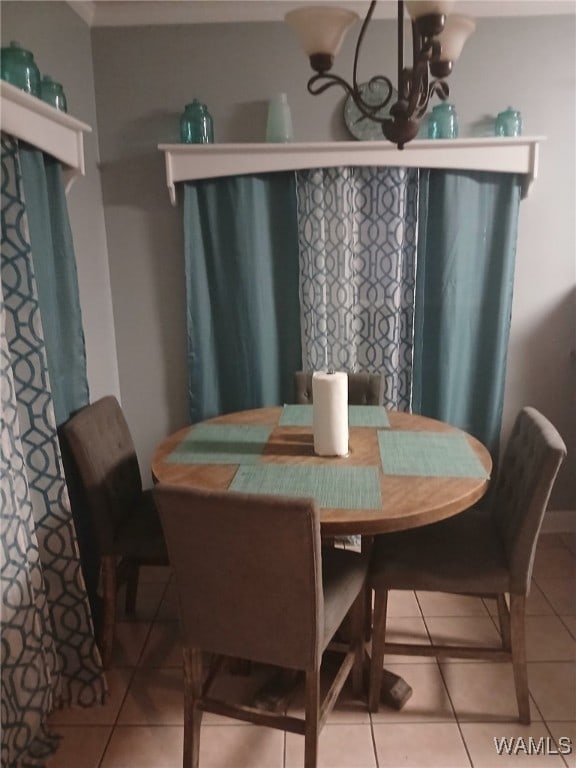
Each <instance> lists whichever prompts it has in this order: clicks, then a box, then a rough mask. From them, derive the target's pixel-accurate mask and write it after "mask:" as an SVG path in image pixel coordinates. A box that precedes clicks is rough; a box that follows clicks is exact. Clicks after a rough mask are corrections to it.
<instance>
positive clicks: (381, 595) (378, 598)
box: [368, 589, 388, 712]
mask: <svg viewBox="0 0 576 768" xmlns="http://www.w3.org/2000/svg"><path fill="white" fill-rule="evenodd" d="M374 594H375V597H374V623H373V626H372V658H371V660H370V682H369V686H368V709H369V711H370V712H378V707H379V705H380V690H381V687H382V667H383V665H384V645H385V642H386V612H387V607H388V590H387V589H377V590H375V593H374Z"/></svg>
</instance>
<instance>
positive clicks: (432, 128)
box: [426, 110, 438, 139]
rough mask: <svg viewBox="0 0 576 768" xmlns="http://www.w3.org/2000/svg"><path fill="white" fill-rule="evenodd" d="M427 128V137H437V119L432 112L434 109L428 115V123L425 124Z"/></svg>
mask: <svg viewBox="0 0 576 768" xmlns="http://www.w3.org/2000/svg"><path fill="white" fill-rule="evenodd" d="M426 129H427V134H426V135H427V136H428V138H429V139H437V138H438V120H437V119H436V115H435V114H434V110H432V112H431V113H430V114H429V115H428V123H427V126H426Z"/></svg>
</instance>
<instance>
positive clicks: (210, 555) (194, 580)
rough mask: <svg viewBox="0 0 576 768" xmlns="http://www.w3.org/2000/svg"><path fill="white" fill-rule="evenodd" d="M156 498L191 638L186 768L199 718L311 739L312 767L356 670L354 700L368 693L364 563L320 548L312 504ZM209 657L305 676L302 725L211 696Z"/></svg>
mask: <svg viewBox="0 0 576 768" xmlns="http://www.w3.org/2000/svg"><path fill="white" fill-rule="evenodd" d="M155 495H156V501H157V503H158V508H159V511H160V517H161V519H162V525H163V528H164V534H165V536H166V543H167V546H168V553H169V556H170V563H171V565H172V569H173V572H174V578H175V582H176V590H177V594H178V602H179V616H180V623H181V629H182V636H183V659H184V690H185V693H184V760H183V765H184V766H186V767H187V768H191V767H192V768H197V766H198V764H199V762H198V761H199V739H200V722H201V718H202V713H203V712H215V713H218V714H220V715H225V716H227V717H232V718H237V719H240V720H245V721H250V722H254V723H257V724H259V725H265V726H269V727H272V728H279V729H281V730H286V731H290V732H293V733H299V734H304V755H305V768H314V766H316V758H317V750H318V735H319V731H320V729H321V727H322V725H323V723H324V721H325V719H326V716H327V715H328V713H329V711H330V709H331V708H332V706H333V705H334V703H335V701H336V698H337V696H338V694H339V692H340V690H341V689H342V686H343V685H344V683H345V681H346V679H347V677H348V675H349V673H350V672H351V671H352V672H353V675H352V677H353V684H354V688H355V690H356V692H357V693H359V690H360V688H361V685H362V666H363V654H364V642H363V632H362V629H363V626H362V618H363V602H364V594H365V589H364V586H365V579H366V572H367V562H368V561H367V559H366V557H365V556H364V555H361V554H359V553H356V552H346V551H343V550H332V551H330V552H324V551H321V547H320V524H319V515H318V510H317V508H316V506H315V504H314V502H313V500H311V499H291V498H284V497H280V496H275V497H274V496H270V497H268V496H264V495H251V494H240V493H226V492H215V491H207V490H206V491H205V490H194V489H188V488H183V487H172V486H166V485H164V486H163V485H158V486H157V487H156V489H155ZM347 614H349V615H350V616H351V627H352V629H351V633H350V637H351V639H350V642H349V643H348V644H346V645H345V646H343V650H344V658H343V661H342V663H341V665H340V667H339V670H338V672H337V673H336V676H335V678H334V681H333V683H332V685H331V687H330V690H329V691H328V693H327V694H326V697H325V698H324V701H323V702H321V701H320V663H321V660H322V655H323V652H324V650H325V649H326V648H327V646H328V644H329V642H330V641H331V639H332V637H333V636H334V634H335V632H336V630H337V629H338V627H339V626H340V624H341V623H342V621H343V619H344V618H345V616H346V615H347ZM208 654H210V655H216V656H219V657H222V656H223V657H232V658H240V659H246V660H249V661H252V662H257V663H258V662H259V663H263V664H271V665H274V666H276V667H283V668H287V669H289V670H300V671H304V672H305V691H306V693H305V698H306V702H305V717H304V718H301V717H292V716H287V715H285V714H282V713H278V712H275V711H266V710H264V709H259V708H256V706H247V705H240V704H234V703H232V702H230V701H225V700H219V699H215V698H212V697H211V696H210V686H211V683H212V682H213V679H214V678H215V676H216V674H212V673H213V671H214V668H212V670H211V671H210V672H208V671H206V670H204V669H203V664H202V660H203V658H206V656H207V655H208Z"/></svg>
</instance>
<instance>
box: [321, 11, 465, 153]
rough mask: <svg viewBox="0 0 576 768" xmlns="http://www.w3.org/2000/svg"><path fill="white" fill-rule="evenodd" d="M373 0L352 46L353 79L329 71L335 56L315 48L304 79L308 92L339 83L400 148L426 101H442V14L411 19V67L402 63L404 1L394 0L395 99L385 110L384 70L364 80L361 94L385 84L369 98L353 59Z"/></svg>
mask: <svg viewBox="0 0 576 768" xmlns="http://www.w3.org/2000/svg"><path fill="white" fill-rule="evenodd" d="M376 3H377V0H372V2H371V3H370V7H369V9H368V13H367V15H366V18H365V19H364V21H363V23H362V28H361V30H360V34H359V35H358V41H357V43H356V50H355V53H354V68H353V73H352V84H350V83H349V82H347V81H346V80H344V79H343V78H342V77H340V76H339V75H336V74H334V73H332V72H330V71H329V70H330V69H331V67H332V64H333V61H334V57H333V56H332V55H331V54H326V53H316V54H311V55H310V65H311V67H312V69H313V70H314V71H315V72H316V74H315V75H313V76H312V77H311V78H310V80H309V81H308V90H309V92H310V93H311V94H313V95H315V96H316V95H318V94H320V93H323V92H324V91H325V90H327V89H328V88H331V87H333V86H335V85H338V86H340V87H342V88H343V89H344V90H345V91H346V93H347V94H349V96H350V97H351V98H352V99H353V101H354V103H355V104H356V106H357V107H358V109H359V110H360V112H361V113H362V114H363V115H364V116H365V117H366V118H367V119H369V120H372V121H374V122H377V123H379V124H380V125H381V127H382V133H383V135H384V137H385V138H386V139H388V140H389V141H392V142H394V143H395V144H396V145H397V146H398V148H399V149H402V148H403V146H404V144H406V143H407V142H409V141H411V140H412V139H414V138H415V136H416V134H417V133H418V130H419V127H420V121H421V119H422V117H423V116H424V114H425V112H426V110H427V108H428V102H429V101H430V98H431V97H432V96H433V95H437V96H438V97H439V98H440V99H441V100H442V101H444V100H445V99H446V98H447V97H448V95H449V89H448V85H447V83H446V82H445V81H444V78H445V77H447V76H448V75H449V74H450V72H451V70H452V63H451V62H450V61H446V60H441V53H442V46H441V43H440V40H439V35H440V33H441V32H442V31H443V30H444V26H445V24H446V18H447V17H446V15H444V14H441V13H434V14H429V15H425V16H420V17H419V18H416V19H413V20H412V66H411V67H406V66H404V0H398V22H397V23H398V99H397V101H396V102H395V103H394V104H393V105H392V106H391V107H390V109H388V110H386V115H385V116H382V115H381V114H380V115H379V114H378V113H380V112H381V110H383V109H384V108H386V107H388V105H389V103H390V101H391V100H392V98H393V95H394V93H395V89H394V86H393V84H392V82H391V81H390V79H389V78H388V77H386V76H385V75H375V76H374V77H372V78H371V79H370V80H369V81H368V88H366V89H365V91H364V93H366V92H370V93H374V92H376V89H375V88H374V86H376V85H379V86H385V88H384V89H383V92H384V97H383V98H382V99H381V100H380V101H378V103H375V102H374V99H371V100H370V102H368V101H366V99H365V98H364V97H363V95H362V86H361V84H359V83H358V61H359V58H360V52H361V48H362V43H363V41H364V36H365V34H366V30H367V28H368V25H369V24H370V21H371V20H372V16H373V14H374V9H375V7H376Z"/></svg>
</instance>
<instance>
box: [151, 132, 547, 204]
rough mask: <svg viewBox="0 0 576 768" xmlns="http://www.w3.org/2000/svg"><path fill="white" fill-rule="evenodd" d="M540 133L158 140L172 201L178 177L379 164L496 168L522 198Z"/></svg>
mask: <svg viewBox="0 0 576 768" xmlns="http://www.w3.org/2000/svg"><path fill="white" fill-rule="evenodd" d="M542 141H544V139H543V138H542V137H526V136H520V137H518V138H500V137H498V138H496V137H495V138H478V139H435V140H426V141H412V142H411V143H410V144H409V145H408V146H407V147H406V148H405V149H402V150H399V149H397V147H396V146H395V145H394V144H391V143H390V142H388V141H365V142H362V141H334V142H322V143H305V144H296V143H294V144H160V145H159V146H158V149H160V150H161V151H162V152H164V154H165V159H166V181H167V184H168V190H169V193H170V200H171V201H172V204H173V205H175V204H176V184H177V183H178V182H180V181H193V180H196V179H210V178H217V177H219V176H237V175H240V174H247V173H270V172H273V171H293V170H298V169H302V168H329V167H333V166H341V165H357V166H359V165H374V166H377V165H381V166H403V167H409V168H447V169H460V170H469V171H499V172H500V173H519V174H521V175H523V176H524V183H523V188H522V196H523V197H526V196H527V195H528V193H529V191H530V188H531V186H532V183H533V182H534V180H535V178H536V174H537V171H538V148H539V147H538V145H539V143H540V142H542Z"/></svg>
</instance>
